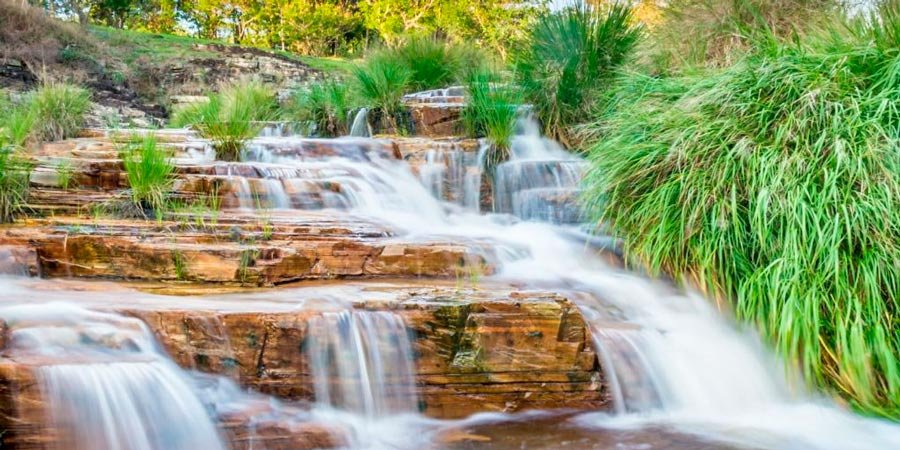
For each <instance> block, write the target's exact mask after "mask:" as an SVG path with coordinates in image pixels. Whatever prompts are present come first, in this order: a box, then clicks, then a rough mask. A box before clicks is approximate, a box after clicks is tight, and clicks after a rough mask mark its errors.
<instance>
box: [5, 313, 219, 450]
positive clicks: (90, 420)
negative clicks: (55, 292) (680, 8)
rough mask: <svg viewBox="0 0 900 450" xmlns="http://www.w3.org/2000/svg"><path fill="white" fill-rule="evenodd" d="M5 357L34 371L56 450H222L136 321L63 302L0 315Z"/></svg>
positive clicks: (188, 387) (182, 381)
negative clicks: (5, 336) (5, 337)
mask: <svg viewBox="0 0 900 450" xmlns="http://www.w3.org/2000/svg"><path fill="white" fill-rule="evenodd" d="M0 317H2V318H3V319H4V320H5V321H6V323H7V324H8V326H9V327H10V329H11V331H10V334H9V339H10V341H9V342H8V344H7V350H6V351H7V353H8V355H7V357H9V358H13V359H14V360H16V361H17V362H18V363H21V364H25V365H27V366H29V367H33V368H34V369H33V370H34V371H35V374H36V378H37V380H38V381H39V383H40V384H41V389H42V390H43V391H44V395H45V396H46V398H47V401H48V403H49V404H48V408H47V412H48V413H49V417H48V423H47V425H48V427H49V430H50V432H51V433H55V434H56V435H57V436H58V438H57V440H56V442H57V443H58V447H59V448H66V449H84V450H95V449H114V450H117V449H121V450H170V449H184V450H196V449H198V448H203V449H212V450H215V449H224V448H225V446H224V445H223V443H222V441H221V439H220V437H219V435H218V432H217V430H216V427H215V425H214V424H213V422H212V420H211V419H210V416H209V414H208V412H207V410H206V408H205V407H204V405H203V404H202V403H201V401H200V399H199V398H198V396H197V394H196V392H195V388H194V386H192V381H191V380H190V379H189V378H188V377H187V376H186V375H185V374H184V372H182V371H181V370H180V369H179V368H178V367H177V366H176V365H175V364H173V363H172V362H171V361H170V360H168V359H167V358H166V357H165V356H164V355H163V354H162V353H160V352H159V350H158V349H157V348H156V345H155V342H154V340H153V337H152V334H151V333H150V332H149V331H148V330H147V329H146V327H145V326H144V324H143V323H142V322H140V321H139V320H137V319H131V318H125V317H122V316H118V315H115V314H108V313H99V312H93V311H88V310H84V309H81V308H77V307H73V306H70V305H65V304H45V305H19V306H11V307H4V308H2V309H0Z"/></svg>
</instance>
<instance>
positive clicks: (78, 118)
mask: <svg viewBox="0 0 900 450" xmlns="http://www.w3.org/2000/svg"><path fill="white" fill-rule="evenodd" d="M90 106H91V95H90V93H89V92H88V91H87V90H85V89H83V88H80V87H77V86H73V85H71V84H45V85H43V86H41V87H40V88H38V89H37V90H36V91H34V92H32V93H30V94H29V98H28V100H27V101H26V106H25V107H26V108H29V110H30V112H29V114H33V115H34V117H33V120H34V122H33V128H32V132H33V133H34V136H35V137H36V138H37V139H39V140H42V141H58V140H61V139H67V138H70V137H73V136H75V134H76V133H77V132H78V131H79V130H81V128H82V126H84V118H85V115H86V114H87V112H88V110H89V109H90Z"/></svg>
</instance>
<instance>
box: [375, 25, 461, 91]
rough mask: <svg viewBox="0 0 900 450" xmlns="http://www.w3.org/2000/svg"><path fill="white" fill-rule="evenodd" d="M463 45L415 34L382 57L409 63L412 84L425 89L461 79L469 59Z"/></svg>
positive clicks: (410, 82) (417, 88)
mask: <svg viewBox="0 0 900 450" xmlns="http://www.w3.org/2000/svg"><path fill="white" fill-rule="evenodd" d="M461 48H462V47H457V46H453V45H450V44H449V43H447V42H445V41H442V40H440V39H436V38H430V37H423V36H413V37H410V38H408V39H406V40H405V41H404V42H403V43H402V44H400V45H399V46H397V47H395V48H392V49H386V50H383V51H382V53H383V55H381V57H386V58H391V59H395V60H397V61H399V62H400V63H401V64H403V65H404V66H406V68H407V69H409V71H410V79H409V84H410V87H411V88H412V89H414V90H418V91H422V90H427V89H436V88H441V87H445V86H447V85H449V84H450V83H453V82H454V81H457V80H458V79H459V77H458V74H459V73H460V71H461V70H462V69H463V64H464V62H465V61H464V60H463V56H465V55H464V54H463V53H462V51H461ZM376 57H378V56H376Z"/></svg>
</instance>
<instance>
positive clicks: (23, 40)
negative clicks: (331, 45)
mask: <svg viewBox="0 0 900 450" xmlns="http://www.w3.org/2000/svg"><path fill="white" fill-rule="evenodd" d="M0 24H3V26H2V27H0V44H2V45H0V88H3V89H8V90H11V91H13V92H16V91H24V90H27V89H30V88H32V87H33V86H34V85H36V84H38V83H40V82H41V81H42V80H46V81H71V82H74V83H77V84H81V85H84V86H85V87H87V88H89V89H90V90H91V91H92V93H93V100H94V102H95V103H97V104H98V105H100V107H99V108H97V109H96V111H95V116H96V117H97V118H100V117H102V116H105V115H112V114H113V113H114V114H116V115H119V116H123V117H124V118H126V119H130V120H134V121H137V123H138V124H140V123H142V122H153V118H162V117H165V116H167V115H168V113H169V112H170V110H171V109H172V107H173V105H174V104H176V103H177V102H179V101H182V100H185V97H190V96H197V95H203V94H204V93H207V92H209V91H211V90H215V89H216V86H218V85H219V84H220V83H221V82H223V81H226V80H230V79H234V78H240V77H250V76H253V77H258V78H260V79H261V80H262V81H264V82H266V83H271V84H274V85H275V86H277V87H278V88H281V89H285V88H291V87H293V86H296V85H299V84H303V83H305V82H307V81H309V80H312V79H316V78H320V77H323V76H325V74H327V73H341V72H343V71H346V70H347V68H348V66H349V63H348V62H347V61H343V60H338V59H326V58H312V57H304V56H298V55H294V54H291V53H287V52H273V51H266V50H261V49H258V48H251V47H241V46H235V45H228V44H224V43H222V42H217V41H210V40H200V39H193V38H189V37H184V36H174V35H164V34H151V33H141V32H136V31H126V30H117V29H112V28H106V27H96V26H91V27H88V28H83V27H80V26H78V25H77V24H73V23H67V22H62V21H60V20H56V19H54V18H51V17H48V16H47V15H46V14H45V13H44V12H43V11H42V10H40V9H37V8H32V7H28V6H26V7H23V6H21V5H20V4H19V3H16V2H13V1H10V0H0Z"/></svg>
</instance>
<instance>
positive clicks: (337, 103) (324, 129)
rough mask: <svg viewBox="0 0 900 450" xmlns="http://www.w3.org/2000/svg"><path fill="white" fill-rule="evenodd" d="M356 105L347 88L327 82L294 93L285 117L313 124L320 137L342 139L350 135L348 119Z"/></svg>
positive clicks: (347, 86)
mask: <svg viewBox="0 0 900 450" xmlns="http://www.w3.org/2000/svg"><path fill="white" fill-rule="evenodd" d="M356 103H357V102H356V100H355V98H354V95H353V92H351V90H350V86H349V85H347V84H345V83H343V82H341V81H336V80H328V81H325V82H322V83H316V84H313V85H311V86H309V87H308V88H305V89H301V90H297V91H295V92H294V94H293V96H292V98H291V102H290V105H289V107H288V113H289V114H290V115H291V117H292V118H294V119H296V120H299V121H301V122H311V123H314V124H315V126H316V132H317V134H319V135H321V136H345V135H347V134H348V133H349V132H350V129H349V124H348V122H349V115H350V113H351V111H353V109H355V108H356V107H357V104H356Z"/></svg>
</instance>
